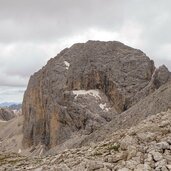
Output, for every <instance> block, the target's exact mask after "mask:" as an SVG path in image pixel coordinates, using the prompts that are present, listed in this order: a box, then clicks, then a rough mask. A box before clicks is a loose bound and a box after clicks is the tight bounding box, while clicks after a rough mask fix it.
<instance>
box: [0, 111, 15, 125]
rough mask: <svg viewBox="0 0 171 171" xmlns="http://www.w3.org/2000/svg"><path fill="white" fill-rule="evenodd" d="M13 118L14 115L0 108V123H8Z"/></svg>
mask: <svg viewBox="0 0 171 171" xmlns="http://www.w3.org/2000/svg"><path fill="white" fill-rule="evenodd" d="M14 117H15V114H14V112H13V111H11V110H9V109H4V108H0V122H2V121H8V120H10V119H13V118H14Z"/></svg>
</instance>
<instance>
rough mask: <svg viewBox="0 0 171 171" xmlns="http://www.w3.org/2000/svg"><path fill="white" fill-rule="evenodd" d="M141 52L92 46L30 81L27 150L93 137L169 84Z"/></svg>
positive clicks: (75, 50) (70, 52) (67, 53)
mask: <svg viewBox="0 0 171 171" xmlns="http://www.w3.org/2000/svg"><path fill="white" fill-rule="evenodd" d="M170 75H171V74H170V72H169V71H168V69H167V68H166V67H165V66H161V67H159V68H158V69H156V67H155V66H154V62H153V61H152V60H150V58H149V57H147V56H146V55H145V54H144V53H143V52H142V51H140V50H137V49H134V48H131V47H129V46H126V45H124V44H122V43H120V42H116V41H110V42H100V41H88V42H87V43H78V44H74V45H73V46H71V47H70V48H66V49H64V50H63V51H61V52H60V53H59V54H58V55H57V56H56V57H55V58H52V59H51V60H49V62H48V63H47V65H46V66H45V67H43V68H42V69H41V70H39V71H38V72H36V73H35V74H34V75H33V76H32V77H31V78H30V81H29V84H28V87H27V90H26V92H25V95H24V100H23V109H22V111H23V114H24V139H23V144H24V146H25V147H28V146H32V145H37V144H39V143H41V144H43V145H45V146H46V147H48V148H51V147H54V146H56V145H59V144H62V143H64V142H65V141H66V140H68V139H71V138H72V137H73V136H74V135H75V134H78V133H79V134H80V135H84V136H88V135H90V134H92V133H93V132H94V131H96V130H98V129H99V128H100V127H101V126H102V125H105V124H107V123H109V122H110V121H111V120H113V119H114V118H116V116H119V115H120V114H121V113H122V112H124V111H127V110H128V109H130V108H132V107H133V106H134V105H135V104H137V103H138V102H140V101H141V100H142V99H144V98H145V97H147V96H148V95H150V94H152V93H153V92H154V91H155V90H156V89H158V88H159V87H160V86H162V85H163V84H166V83H167V82H168V81H169V80H170V78H171V77H170Z"/></svg>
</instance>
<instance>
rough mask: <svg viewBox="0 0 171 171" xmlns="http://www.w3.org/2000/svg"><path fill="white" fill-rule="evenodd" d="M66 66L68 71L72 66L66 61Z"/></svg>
mask: <svg viewBox="0 0 171 171" xmlns="http://www.w3.org/2000/svg"><path fill="white" fill-rule="evenodd" d="M64 64H65V66H66V67H65V68H66V69H67V70H68V69H69V66H70V63H69V62H67V61H64Z"/></svg>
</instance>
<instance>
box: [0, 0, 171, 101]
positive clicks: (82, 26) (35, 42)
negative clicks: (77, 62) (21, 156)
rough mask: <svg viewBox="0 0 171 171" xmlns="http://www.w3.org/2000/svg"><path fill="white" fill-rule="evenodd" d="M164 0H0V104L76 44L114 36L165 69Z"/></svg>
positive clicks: (170, 41) (169, 14) (170, 48)
mask: <svg viewBox="0 0 171 171" xmlns="http://www.w3.org/2000/svg"><path fill="white" fill-rule="evenodd" d="M170 9H171V1H170V0H0V103H1V102H5V101H10V102H11V101H16V102H21V101H22V95H23V92H24V90H25V89H26V86H27V83H28V79H29V77H30V75H31V74H33V73H34V72H35V71H37V70H38V69H40V68H41V67H42V66H43V65H45V64H46V62H47V60H48V59H50V58H51V57H54V56H55V55H56V54H57V53H59V51H60V50H62V49H63V48H65V47H69V46H71V45H72V44H73V43H76V42H86V41H87V40H89V39H91V40H92V39H93V40H104V41H108V40H118V41H121V42H123V43H125V44H127V45H130V46H132V47H135V48H138V49H141V50H143V51H144V52H145V53H146V54H147V55H148V56H149V57H150V58H151V59H153V60H154V61H155V62H156V65H157V66H158V65H161V64H163V63H164V64H165V65H166V66H167V67H168V68H170V70H171V56H170V55H171V33H170V30H171V10H170Z"/></svg>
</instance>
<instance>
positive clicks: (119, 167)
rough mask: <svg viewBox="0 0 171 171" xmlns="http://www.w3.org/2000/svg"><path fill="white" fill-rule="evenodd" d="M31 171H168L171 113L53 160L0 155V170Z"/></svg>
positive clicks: (170, 111)
mask: <svg viewBox="0 0 171 171" xmlns="http://www.w3.org/2000/svg"><path fill="white" fill-rule="evenodd" d="M5 169H6V170H7V171H8V170H13V171H17V170H18V171H19V170H20V171H22V170H33V171H46V170H47V171H81V170H82V171H84V170H85V171H92V170H97V171H169V170H170V169H171V110H168V111H167V112H161V113H159V114H157V115H153V116H151V117H149V118H147V119H146V120H144V121H142V122H141V123H140V124H138V125H137V126H134V127H132V128H130V129H122V130H119V131H117V132H115V133H113V134H108V137H107V138H106V139H105V140H104V141H102V142H99V143H96V144H94V143H91V144H90V145H89V146H85V147H82V148H76V149H68V150H65V151H63V152H61V153H58V154H57V155H54V156H46V157H35V158H30V157H25V156H20V155H19V154H3V153H1V154H0V170H2V171H3V170H5Z"/></svg>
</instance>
